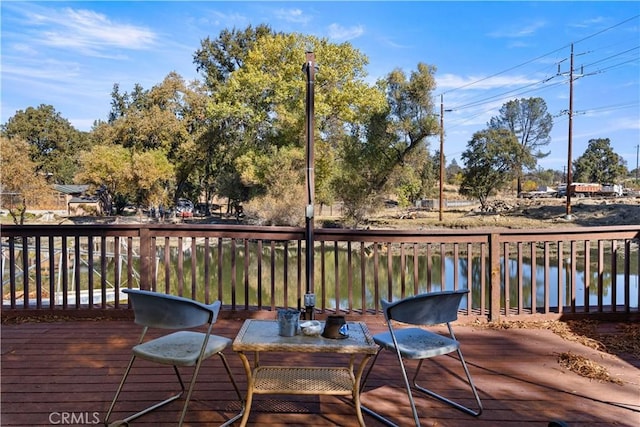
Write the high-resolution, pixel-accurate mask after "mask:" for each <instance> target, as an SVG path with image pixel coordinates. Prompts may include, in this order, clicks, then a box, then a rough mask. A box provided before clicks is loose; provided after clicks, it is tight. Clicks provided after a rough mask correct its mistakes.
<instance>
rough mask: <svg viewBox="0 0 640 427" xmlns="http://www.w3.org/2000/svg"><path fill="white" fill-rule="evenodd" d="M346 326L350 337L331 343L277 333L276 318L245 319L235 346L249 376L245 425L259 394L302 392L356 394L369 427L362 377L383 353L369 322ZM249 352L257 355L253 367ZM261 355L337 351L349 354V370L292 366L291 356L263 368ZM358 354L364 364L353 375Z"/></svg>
mask: <svg viewBox="0 0 640 427" xmlns="http://www.w3.org/2000/svg"><path fill="white" fill-rule="evenodd" d="M347 323H348V325H349V336H348V338H345V339H330V338H324V337H322V336H306V335H295V336H292V337H282V336H280V335H278V322H277V321H276V320H257V319H248V320H245V322H244V324H243V325H242V328H241V329H240V331H239V332H238V335H237V336H236V338H235V340H234V341H233V345H232V348H233V350H234V351H236V352H238V355H239V356H240V358H241V359H242V363H243V365H244V369H245V371H246V373H247V399H246V402H245V411H244V415H243V417H242V421H241V423H240V425H241V426H245V425H246V424H247V421H248V419H249V413H250V412H251V402H252V400H253V395H254V394H287V395H293V394H297V395H336V396H351V397H352V399H353V404H354V406H355V408H356V415H357V417H358V422H359V423H360V425H361V426H364V425H365V424H364V419H363V417H362V408H361V407H360V379H361V377H362V373H363V371H364V368H365V366H366V364H367V362H368V361H369V359H370V358H371V356H373V355H374V354H375V353H376V352H377V351H378V346H377V345H376V344H375V342H374V341H373V338H372V337H371V334H370V333H369V329H368V328H367V325H366V324H365V323H364V322H347ZM322 327H324V324H323V325H322ZM246 352H254V364H253V366H252V365H251V363H250V362H249V359H248V358H247V355H246V354H245V353H246ZM260 352H284V353H286V352H296V353H337V354H348V355H350V358H349V364H348V366H326V367H320V366H297V365H296V366H293V365H287V364H286V358H282V360H283V362H282V364H281V365H279V366H261V365H260V359H259V353H260ZM358 355H360V356H361V360H360V363H359V364H358V367H357V369H356V370H355V372H354V367H355V364H356V359H357V356H358Z"/></svg>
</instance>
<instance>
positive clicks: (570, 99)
mask: <svg viewBox="0 0 640 427" xmlns="http://www.w3.org/2000/svg"><path fill="white" fill-rule="evenodd" d="M572 138H573V43H571V60H570V65H569V136H568V139H567V147H568V148H567V212H566V218H567V219H568V220H570V219H571V181H572V176H571V156H572V154H571V145H572Z"/></svg>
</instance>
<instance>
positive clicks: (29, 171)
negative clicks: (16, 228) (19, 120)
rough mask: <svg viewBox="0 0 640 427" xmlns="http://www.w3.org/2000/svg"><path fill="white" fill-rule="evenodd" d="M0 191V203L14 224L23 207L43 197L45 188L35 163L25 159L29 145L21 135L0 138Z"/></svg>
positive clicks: (21, 219) (18, 221) (21, 221)
mask: <svg viewBox="0 0 640 427" xmlns="http://www.w3.org/2000/svg"><path fill="white" fill-rule="evenodd" d="M0 146H1V147H2V150H0V171H2V174H0V190H1V193H2V196H3V199H5V198H8V199H9V200H6V199H5V200H3V203H2V206H3V207H4V208H5V209H8V210H9V215H10V216H11V218H12V219H13V222H14V224H16V225H22V224H24V221H25V216H26V213H27V206H28V204H29V203H34V202H35V201H36V200H38V199H42V198H43V197H47V195H48V193H49V187H48V185H47V183H46V181H45V179H44V177H43V176H42V175H41V174H39V173H38V172H37V165H36V163H35V162H34V161H32V160H31V159H30V158H29V144H27V142H25V141H23V140H22V139H21V138H13V139H8V138H5V137H0Z"/></svg>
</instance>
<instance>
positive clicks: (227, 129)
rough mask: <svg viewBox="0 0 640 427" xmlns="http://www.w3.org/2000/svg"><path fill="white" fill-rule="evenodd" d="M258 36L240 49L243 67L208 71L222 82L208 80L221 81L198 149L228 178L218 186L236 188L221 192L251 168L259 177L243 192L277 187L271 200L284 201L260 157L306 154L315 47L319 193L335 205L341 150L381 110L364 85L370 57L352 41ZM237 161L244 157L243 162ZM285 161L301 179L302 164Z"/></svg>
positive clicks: (379, 97) (379, 99)
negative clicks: (309, 60) (308, 73)
mask: <svg viewBox="0 0 640 427" xmlns="http://www.w3.org/2000/svg"><path fill="white" fill-rule="evenodd" d="M237 34H241V33H237ZM258 37H259V40H258V41H255V42H252V41H249V43H247V46H251V47H250V48H249V49H247V50H246V51H244V50H240V51H239V52H241V54H239V55H240V56H241V58H238V60H237V61H236V62H237V64H239V65H237V66H234V69H233V71H231V72H227V71H225V72H220V73H219V72H218V71H219V69H223V70H228V67H226V66H225V64H218V66H215V67H211V66H210V67H208V68H207V69H209V70H214V71H215V72H216V73H218V74H216V75H218V76H219V77H221V78H223V81H219V80H220V79H217V80H216V79H214V78H211V79H209V80H208V81H210V80H216V81H218V83H216V85H215V91H214V92H212V93H211V102H209V104H208V110H207V120H208V123H209V126H210V127H209V129H210V130H209V132H207V134H206V138H202V139H200V140H198V144H201V145H200V147H201V150H200V151H201V152H207V153H209V157H210V158H212V159H215V160H216V161H217V162H218V163H217V168H216V170H217V171H222V172H224V173H226V174H229V175H230V176H227V177H220V178H219V179H216V182H217V183H224V184H225V185H224V187H222V186H218V190H219V191H222V190H223V188H224V189H227V190H231V192H230V193H223V195H225V196H227V197H237V194H238V193H239V191H238V188H237V187H235V188H234V187H232V186H229V185H227V184H229V183H233V182H240V183H243V182H248V181H246V180H244V179H239V178H240V177H243V176H247V174H248V173H251V174H253V175H254V176H255V177H256V179H257V181H251V187H245V188H244V189H243V191H240V193H241V194H245V195H247V196H248V197H254V196H264V195H267V194H268V193H270V192H273V194H272V196H273V199H274V200H283V201H284V199H281V198H277V197H275V196H274V195H275V193H277V189H278V188H280V187H281V185H280V183H277V182H275V181H274V180H267V179H266V177H267V176H269V174H268V170H269V168H270V163H268V162H262V161H259V160H261V159H263V158H264V156H265V155H266V156H269V155H272V153H274V152H280V151H278V150H279V149H283V148H287V150H297V151H298V152H299V153H298V155H297V156H302V158H304V150H305V142H306V139H305V95H306V91H305V87H306V83H307V82H306V79H305V75H304V73H303V72H302V71H301V65H302V64H303V63H304V62H305V60H306V58H305V51H306V50H307V49H309V46H313V50H314V53H315V54H316V57H317V58H318V60H319V63H320V71H319V72H318V73H317V74H316V82H315V124H316V133H315V165H314V168H315V172H316V174H315V176H316V180H315V183H316V195H317V197H318V198H319V201H320V202H321V203H330V202H331V201H332V200H333V199H334V198H335V193H334V192H333V190H334V187H333V186H332V185H329V183H331V182H332V179H333V177H334V176H335V173H336V170H337V168H338V162H339V159H338V158H337V156H336V151H337V150H338V149H339V147H340V145H341V144H342V143H343V141H344V140H345V139H347V138H348V137H349V136H350V133H353V132H355V130H356V129H359V128H361V127H362V126H363V124H364V123H365V122H366V120H367V119H368V117H369V116H370V114H371V112H372V111H377V110H381V109H382V108H383V106H384V96H383V93H382V92H380V91H379V90H378V88H376V87H372V86H370V85H368V84H367V82H366V81H365V80H366V79H365V78H366V74H365V72H364V65H365V64H366V62H367V60H366V57H364V56H363V55H362V54H361V53H360V52H358V51H357V50H356V49H354V48H353V46H351V45H350V44H348V43H343V44H340V45H336V44H333V43H329V42H328V41H327V40H324V39H317V38H315V37H313V36H304V35H301V34H273V33H264V34H262V35H260V36H258ZM231 50H232V49H231V48H229V49H228V50H225V52H229V51H231ZM234 52H236V51H235V50H234ZM236 62H232V63H233V64H236ZM274 148H275V149H276V150H275V151H274ZM283 152H284V151H283ZM288 152H289V151H288ZM240 158H243V159H245V161H242V162H238V161H237V159H240ZM247 160H248V161H247ZM282 166H283V167H297V170H296V171H295V172H296V174H297V175H299V179H300V180H304V173H305V168H304V165H302V166H301V167H299V166H296V163H295V162H291V163H289V162H287V163H285V164H283V165H282ZM244 168H247V169H246V170H245V169H244ZM259 169H263V170H262V171H260V170H259ZM278 176H279V177H280V179H282V180H283V181H282V184H287V182H290V175H289V173H288V172H285V171H282V173H281V174H279V175H278ZM296 181H298V180H296Z"/></svg>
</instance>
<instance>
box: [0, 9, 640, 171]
mask: <svg viewBox="0 0 640 427" xmlns="http://www.w3.org/2000/svg"><path fill="white" fill-rule="evenodd" d="M0 9H1V14H2V15H1V19H2V21H1V24H2V26H1V48H2V51H1V55H2V58H1V59H2V64H1V65H2V68H1V77H2V78H1V84H2V86H1V97H2V99H1V101H2V104H1V117H0V122H1V123H6V121H7V120H8V119H9V117H11V116H13V115H14V114H15V112H16V111H18V110H24V109H26V108H28V107H37V106H38V105H40V104H49V105H53V106H54V108H55V109H56V111H57V112H59V113H60V114H61V115H62V117H64V118H66V119H68V120H69V121H70V122H71V123H72V124H73V125H74V126H75V127H76V128H78V129H80V130H87V131H88V130H90V128H91V125H92V123H93V122H94V120H97V119H102V120H106V119H107V116H108V113H109V109H110V100H111V97H110V93H111V90H112V88H113V84H114V83H118V84H119V85H120V88H121V90H122V91H130V90H131V89H133V86H134V85H135V84H136V83H140V84H141V85H142V86H143V87H144V88H145V89H149V88H151V87H152V86H153V85H155V84H158V83H160V82H161V81H162V80H163V78H164V77H165V76H166V75H167V74H168V73H170V72H171V71H176V72H178V73H179V74H180V75H182V76H183V77H184V78H185V79H186V80H192V79H195V78H198V75H197V73H196V70H195V66H194V65H193V53H194V52H195V51H196V50H197V49H198V48H199V47H200V41H201V40H203V39H204V38H206V37H207V36H209V37H211V38H212V39H215V38H216V37H217V36H218V35H219V33H220V31H221V30H223V29H225V28H227V29H232V28H234V27H235V28H238V29H244V28H246V27H247V26H248V25H253V26H256V25H259V24H261V23H266V24H268V25H270V26H271V27H272V28H273V29H274V30H276V31H284V32H299V33H305V34H313V35H315V36H317V37H323V38H327V39H329V40H330V41H332V42H336V43H342V42H349V43H351V44H352V45H353V46H354V47H356V48H357V49H359V50H360V51H361V52H362V53H364V54H365V55H366V56H367V57H368V58H369V65H368V67H367V71H368V73H369V78H370V79H371V82H374V81H375V80H376V79H377V78H380V77H383V76H384V75H386V74H387V73H389V72H390V71H392V70H393V69H395V68H401V69H403V70H405V72H406V73H407V74H409V73H410V72H411V71H413V70H416V68H417V64H418V63H419V62H424V63H427V64H430V65H434V66H436V67H437V73H436V80H437V84H438V87H437V89H436V91H435V92H434V98H435V102H436V104H437V105H438V106H439V104H440V95H442V97H443V100H444V108H445V109H447V110H452V111H450V112H446V113H445V115H444V123H445V129H446V138H445V150H444V151H445V155H446V157H447V161H448V162H450V161H451V159H453V158H455V159H457V161H458V163H460V164H461V162H460V154H461V153H462V152H463V151H464V149H465V147H466V144H467V142H468V141H469V140H470V139H471V137H472V135H473V133H474V132H476V131H479V130H482V129H484V128H486V124H487V122H488V121H489V119H490V118H491V117H493V116H496V115H498V112H499V109H500V107H501V106H502V105H503V104H504V103H505V102H507V101H509V100H511V99H515V98H529V97H542V98H543V99H544V100H545V101H546V103H547V107H548V110H549V112H550V113H551V114H552V115H554V116H555V119H554V129H553V131H552V134H551V136H552V142H551V144H550V145H549V150H550V151H551V154H550V155H549V156H548V157H547V158H545V159H543V160H541V161H540V162H539V165H540V167H542V168H544V169H547V168H552V169H555V170H563V169H564V168H566V165H567V160H568V156H567V146H568V129H569V125H568V115H567V114H566V111H567V110H568V108H569V92H570V91H569V87H570V85H569V83H568V80H569V79H568V72H569V68H570V67H569V57H570V45H571V44H572V43H573V44H574V77H575V78H574V84H573V88H574V90H573V110H574V116H573V138H572V141H573V144H572V146H573V150H572V151H573V159H574V160H575V158H577V157H578V156H580V155H581V154H582V153H583V152H584V150H585V149H586V147H587V143H588V141H589V140H590V139H594V138H609V139H610V140H611V145H612V146H613V148H614V150H615V151H616V152H617V153H618V154H620V155H621V156H623V158H624V159H625V160H626V161H627V166H628V167H629V169H634V168H635V167H636V162H637V148H636V147H637V145H638V144H639V143H640V2H637V1H623V2H612V1H602V2H597V1H588V2H555V1H553V2H551V1H540V2H524V1H512V2H506V1H503V2H480V1H477V2H457V1H447V2H433V1H424V2H419V1H413V2H383V1H377V2H364V1H356V2H311V1H308V2H307V1H289V2H271V1H260V2H244V1H236V2H223V1H182V2H174V1H157V2H151V1H135V2H134V1H93V2H92V1H75V2H63V1H45V2H26V1H10V0H9V1H7V0H3V1H2V2H1V3H0ZM316 60H317V62H318V63H319V66H320V72H322V58H316ZM558 71H559V72H560V74H558ZM438 145H439V140H438V139H437V138H434V139H433V141H431V147H432V148H433V149H437V148H438Z"/></svg>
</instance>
